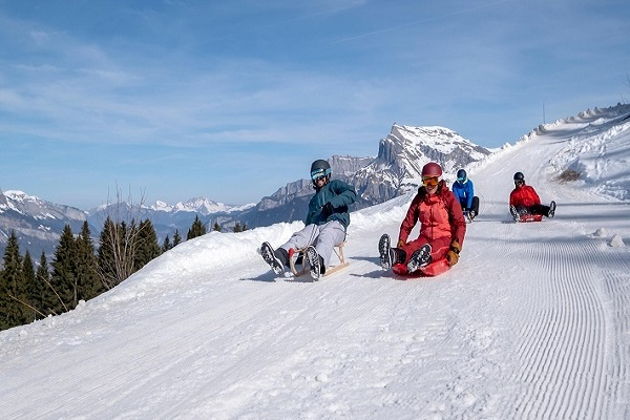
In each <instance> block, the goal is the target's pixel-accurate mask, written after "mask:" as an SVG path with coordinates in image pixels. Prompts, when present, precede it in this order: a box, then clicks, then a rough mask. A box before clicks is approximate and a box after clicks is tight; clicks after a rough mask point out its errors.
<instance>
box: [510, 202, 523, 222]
mask: <svg viewBox="0 0 630 420" xmlns="http://www.w3.org/2000/svg"><path fill="white" fill-rule="evenodd" d="M510 214H511V215H512V218H513V219H514V221H515V222H518V221H519V220H520V219H521V215H520V214H518V210H516V207H515V206H510Z"/></svg>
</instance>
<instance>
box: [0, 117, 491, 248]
mask: <svg viewBox="0 0 630 420" xmlns="http://www.w3.org/2000/svg"><path fill="white" fill-rule="evenodd" d="M491 153H492V152H491V151H490V150H488V149H486V148H484V147H481V146H479V145H476V144H474V143H473V142H471V141H470V140H468V139H466V138H464V137H462V136H461V135H459V134H458V133H456V132H455V131H453V130H450V129H448V128H444V127H413V126H406V125H398V124H394V125H393V126H392V128H391V131H390V133H389V134H388V135H387V136H386V137H385V138H383V139H381V140H380V142H379V146H378V154H377V156H376V157H354V156H338V155H334V156H332V157H331V158H330V159H329V162H330V164H331V167H332V170H333V178H336V179H340V180H342V181H344V182H347V183H349V184H350V185H353V186H355V188H356V190H357V194H358V199H357V202H356V204H355V205H354V209H353V210H359V209H362V208H365V207H369V206H372V205H375V204H379V203H383V202H385V201H387V200H389V199H391V198H393V197H396V196H399V195H402V194H404V193H405V192H407V191H409V190H412V189H415V188H417V187H418V182H419V180H420V177H421V175H420V173H421V169H422V166H423V165H424V164H425V163H427V162H429V161H437V162H439V163H440V164H441V165H442V166H443V168H444V171H445V174H447V177H448V174H451V175H452V174H453V173H454V172H455V171H456V170H457V169H458V168H461V167H467V166H469V165H470V164H471V163H474V162H479V161H482V160H483V159H484V158H485V157H487V156H488V155H490V154H491ZM313 193H314V191H313V187H312V183H311V181H310V180H308V179H300V180H296V181H293V182H290V183H288V184H286V185H285V186H283V187H280V188H279V189H278V190H277V191H275V192H274V193H273V194H271V195H269V196H266V197H263V198H262V199H261V200H260V202H258V203H256V204H247V205H244V206H231V205H227V204H223V203H219V202H216V201H212V200H209V199H207V198H204V197H196V198H192V199H190V200H188V201H185V202H179V203H176V204H173V205H171V204H168V203H166V202H164V201H156V202H155V203H154V204H152V205H147V204H145V203H135V204H134V203H127V202H124V201H121V202H116V203H109V204H107V205H102V206H99V207H97V208H94V209H91V210H88V211H83V210H80V209H77V208H73V207H70V206H65V205H59V204H54V203H51V202H48V201H46V200H42V199H40V198H37V197H33V196H30V195H28V194H26V193H24V192H20V191H6V192H4V193H2V192H1V191H0V251H2V250H3V249H4V245H5V244H6V240H7V238H8V235H9V234H10V231H11V230H14V231H15V232H16V233H17V235H18V237H19V239H20V246H21V249H22V250H24V249H28V250H29V251H30V252H31V254H33V255H38V254H39V253H40V252H42V251H44V252H46V253H47V254H50V253H52V252H53V250H54V247H55V246H56V244H57V241H58V238H59V234H60V233H61V230H62V229H63V226H64V225H65V224H70V226H71V227H72V230H73V232H78V230H79V229H80V226H81V224H82V223H83V221H85V220H87V221H88V223H89V224H90V227H91V231H92V233H93V235H95V236H96V235H97V234H98V232H99V231H100V229H101V227H102V226H103V223H104V221H105V219H106V218H107V217H108V216H110V217H112V218H114V219H115V220H131V219H135V220H141V219H147V218H148V219H150V220H151V221H152V223H153V225H154V227H155V229H156V232H157V234H158V237H159V238H160V240H163V238H164V237H166V235H170V236H171V238H172V236H173V234H174V232H175V230H176V229H177V230H179V233H180V235H181V236H182V237H185V235H186V233H187V231H188V228H189V227H190V225H191V224H192V222H193V220H194V219H195V217H199V218H200V219H201V220H202V222H203V223H204V224H206V226H208V227H209V228H210V227H211V226H212V225H213V224H214V223H215V222H216V223H219V224H220V225H221V226H222V227H223V228H224V229H231V228H232V227H233V226H234V225H235V224H236V223H237V222H238V223H240V224H246V225H247V226H248V227H259V226H268V225H271V224H274V223H278V222H291V221H295V220H302V219H303V218H304V215H305V214H306V209H307V207H308V201H309V200H310V197H311V196H312V194H313Z"/></svg>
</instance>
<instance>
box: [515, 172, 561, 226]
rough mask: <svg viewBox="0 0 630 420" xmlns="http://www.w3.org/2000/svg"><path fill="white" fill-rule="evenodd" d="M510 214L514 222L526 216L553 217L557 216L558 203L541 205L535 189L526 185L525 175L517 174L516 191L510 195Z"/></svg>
mask: <svg viewBox="0 0 630 420" xmlns="http://www.w3.org/2000/svg"><path fill="white" fill-rule="evenodd" d="M510 213H511V214H512V217H513V218H514V220H518V219H519V218H520V217H521V216H522V215H524V214H538V215H541V216H547V217H553V216H554V215H555V214H556V202H555V201H552V202H551V203H550V204H549V205H548V206H545V205H543V204H540V197H539V196H538V194H537V193H536V190H535V189H534V187H532V186H530V185H526V184H525V175H523V173H522V172H516V173H515V174H514V189H513V190H512V192H511V193H510Z"/></svg>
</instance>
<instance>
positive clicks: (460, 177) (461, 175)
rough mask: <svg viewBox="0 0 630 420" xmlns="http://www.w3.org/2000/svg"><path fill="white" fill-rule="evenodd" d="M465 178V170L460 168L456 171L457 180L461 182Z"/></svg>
mask: <svg viewBox="0 0 630 420" xmlns="http://www.w3.org/2000/svg"><path fill="white" fill-rule="evenodd" d="M467 180H468V175H467V174H466V171H465V170H464V169H460V170H459V171H457V182H459V183H461V184H463V183H464V182H466V181H467Z"/></svg>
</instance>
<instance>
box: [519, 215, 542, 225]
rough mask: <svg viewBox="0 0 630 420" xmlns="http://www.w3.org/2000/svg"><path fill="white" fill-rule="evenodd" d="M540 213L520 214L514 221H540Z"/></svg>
mask: <svg viewBox="0 0 630 420" xmlns="http://www.w3.org/2000/svg"><path fill="white" fill-rule="evenodd" d="M542 218H543V217H542V214H529V213H526V214H521V215H520V216H519V218H518V219H517V220H515V222H516V223H527V222H540V221H542Z"/></svg>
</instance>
